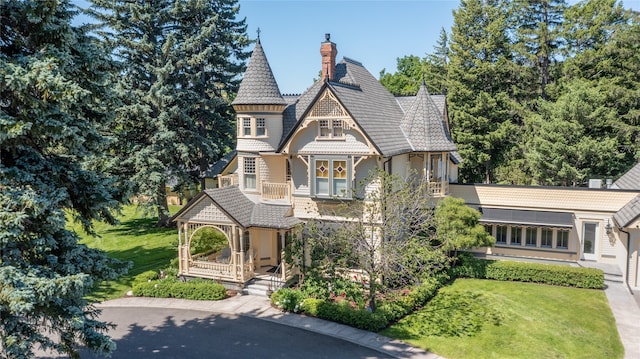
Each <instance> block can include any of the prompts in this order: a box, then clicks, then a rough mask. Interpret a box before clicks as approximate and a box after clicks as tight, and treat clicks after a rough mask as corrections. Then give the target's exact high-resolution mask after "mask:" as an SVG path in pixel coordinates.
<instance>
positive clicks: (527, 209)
mask: <svg viewBox="0 0 640 359" xmlns="http://www.w3.org/2000/svg"><path fill="white" fill-rule="evenodd" d="M320 55H321V56H320V60H321V61H320V63H319V70H320V71H321V74H322V76H321V79H319V80H318V81H316V82H315V83H314V84H313V85H311V87H309V88H308V89H307V90H306V91H305V92H304V93H303V94H301V95H295V96H293V95H282V94H281V93H280V91H279V89H278V84H277V82H276V80H275V78H274V76H273V73H272V71H271V68H270V66H269V62H268V61H267V58H266V56H265V53H264V50H263V48H262V44H261V43H260V39H258V40H257V42H256V45H255V48H254V50H253V53H252V55H251V59H250V61H249V65H248V68H247V71H246V72H245V75H244V78H243V80H242V82H241V85H240V89H239V92H238V95H237V97H236V99H235V100H234V101H233V103H232V104H233V107H234V109H235V110H236V113H237V146H236V149H235V151H233V152H232V153H231V154H230V155H229V156H227V157H226V158H224V159H223V161H222V162H220V163H218V164H217V165H216V166H214V168H213V171H212V173H211V177H212V178H213V179H209V182H208V183H210V184H211V187H216V188H211V189H206V190H204V191H203V192H201V193H200V194H198V195H197V196H196V197H194V198H193V199H192V200H191V201H190V202H189V203H188V204H187V205H186V206H185V207H184V208H183V209H182V210H181V211H180V212H178V213H177V214H176V215H175V216H174V220H175V221H176V222H177V224H178V229H179V239H180V243H179V259H180V260H179V263H180V274H181V275H184V276H193V277H205V278H214V279H217V280H221V281H224V282H226V283H236V284H239V285H244V284H245V283H247V282H248V281H249V280H251V279H252V278H254V277H255V276H256V275H258V274H260V273H265V272H267V271H271V272H274V270H275V272H276V273H278V276H279V277H281V278H282V279H284V278H286V276H287V273H288V268H284V267H283V266H285V265H286V264H285V263H284V261H283V257H282V253H283V248H285V246H286V245H287V239H288V238H289V236H291V234H292V231H293V230H294V228H296V227H297V226H298V225H299V224H301V223H304V222H305V220H308V219H310V218H319V217H322V216H323V215H325V214H326V213H331V211H330V209H331V208H333V207H334V206H335V205H336V204H337V203H338V202H340V201H345V200H351V199H352V198H351V196H352V194H353V193H355V192H354V190H356V189H357V190H362V191H366V190H368V188H367V185H366V184H365V185H364V186H363V188H360V189H359V188H356V186H359V185H361V183H362V182H363V180H364V179H366V178H367V177H368V176H369V174H370V172H371V171H372V170H374V169H382V170H384V171H387V172H389V173H391V174H396V175H400V176H403V177H406V176H409V175H415V174H418V175H421V176H423V178H424V179H425V180H426V181H428V185H429V188H430V191H431V194H432V195H433V196H434V197H443V196H447V195H453V196H456V197H461V198H464V199H465V201H466V203H467V204H468V205H470V206H472V207H475V208H477V209H478V210H480V211H481V212H482V219H481V221H482V223H483V224H485V225H486V228H487V230H488V231H490V233H492V234H493V235H494V236H495V238H496V245H495V246H494V247H492V248H480V249H477V251H478V252H482V253H486V254H490V255H495V256H505V257H506V256H508V257H528V258H542V259H545V260H557V261H562V262H570V263H580V262H581V261H592V262H594V263H606V264H609V265H612V266H617V267H618V268H619V269H620V272H621V278H622V279H623V280H624V281H626V282H627V283H629V284H630V285H631V286H636V287H637V286H638V285H639V283H638V281H639V280H640V268H639V266H638V251H639V249H640V248H639V247H640V229H638V228H639V226H640V200H639V198H640V179H639V178H640V165H639V166H636V168H634V170H632V171H630V173H629V174H627V175H626V177H624V176H623V178H620V179H619V180H618V181H616V182H615V183H614V184H613V186H612V188H606V189H602V188H597V189H587V188H566V187H524V186H500V185H481V184H470V185H465V184H457V169H458V164H459V163H460V161H461V159H460V157H459V155H458V153H457V152H456V150H457V148H456V145H455V144H454V143H453V141H452V139H451V136H450V132H449V124H448V116H447V106H446V99H445V97H444V96H442V95H430V94H429V93H428V92H427V90H426V87H425V85H424V83H423V84H422V86H421V87H420V89H419V91H418V93H417V94H416V95H415V96H408V97H394V96H393V95H391V94H390V93H389V92H388V91H387V90H386V89H385V88H384V87H383V86H382V85H381V84H380V83H379V82H378V81H377V80H376V78H375V77H374V76H373V75H371V73H369V71H367V69H366V68H365V67H364V66H363V65H362V63H360V62H358V61H355V60H352V59H349V58H346V57H345V58H343V59H342V60H341V61H340V62H336V57H337V48H336V45H335V44H334V43H333V42H331V41H330V37H329V35H328V34H327V35H326V41H324V42H322V43H321V44H320ZM212 181H215V182H212ZM334 219H335V218H334ZM202 228H214V229H215V230H217V231H220V232H222V233H223V234H224V235H225V236H226V238H227V240H228V244H229V246H228V248H226V249H224V250H222V251H221V252H218V253H192V250H191V248H190V244H191V239H192V238H193V235H194V233H196V232H197V231H198V230H200V229H202ZM278 267H279V268H278ZM276 269H277V270H276Z"/></svg>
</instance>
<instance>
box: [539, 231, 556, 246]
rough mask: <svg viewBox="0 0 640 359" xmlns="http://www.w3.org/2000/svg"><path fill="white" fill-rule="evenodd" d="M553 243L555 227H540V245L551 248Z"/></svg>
mask: <svg viewBox="0 0 640 359" xmlns="http://www.w3.org/2000/svg"><path fill="white" fill-rule="evenodd" d="M552 245H553V229H551V228H541V229H540V247H548V248H551V246H552Z"/></svg>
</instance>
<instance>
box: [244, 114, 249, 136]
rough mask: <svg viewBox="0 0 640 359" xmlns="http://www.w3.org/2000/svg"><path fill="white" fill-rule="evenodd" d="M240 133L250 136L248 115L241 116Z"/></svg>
mask: <svg viewBox="0 0 640 359" xmlns="http://www.w3.org/2000/svg"><path fill="white" fill-rule="evenodd" d="M242 135H243V136H251V119H250V118H248V117H243V118H242Z"/></svg>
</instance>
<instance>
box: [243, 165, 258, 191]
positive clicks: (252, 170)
mask: <svg viewBox="0 0 640 359" xmlns="http://www.w3.org/2000/svg"><path fill="white" fill-rule="evenodd" d="M244 188H245V189H256V159H255V157H245V158H244Z"/></svg>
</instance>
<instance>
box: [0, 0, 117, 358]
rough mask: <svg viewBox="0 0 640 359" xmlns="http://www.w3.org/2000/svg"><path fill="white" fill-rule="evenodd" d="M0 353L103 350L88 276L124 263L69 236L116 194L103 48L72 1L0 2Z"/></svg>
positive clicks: (106, 216) (105, 215)
mask: <svg viewBox="0 0 640 359" xmlns="http://www.w3.org/2000/svg"><path fill="white" fill-rule="evenodd" d="M0 14H2V15H1V17H0V19H1V21H0V23H1V26H2V28H1V31H0V48H1V49H2V51H1V53H0V203H2V206H0V228H2V230H1V231H0V318H2V320H1V321H0V357H1V358H30V357H32V356H33V349H34V347H35V346H39V347H42V348H45V349H47V350H50V351H53V352H59V353H64V354H67V355H70V356H71V357H77V355H78V354H77V348H78V346H79V345H84V346H86V347H88V348H89V349H92V350H95V351H97V352H99V353H109V352H111V351H112V350H113V348H114V344H113V342H112V341H111V340H110V339H109V337H108V336H106V335H105V334H104V332H105V331H106V329H107V328H109V325H108V324H106V323H102V322H100V321H98V320H97V319H96V318H97V315H98V313H99V312H98V310H97V309H96V308H94V307H93V306H91V305H89V304H88V302H87V300H86V299H85V298H84V297H85V296H86V295H87V294H89V293H90V291H91V290H92V286H93V283H95V282H99V281H102V280H107V279H113V278H115V277H116V276H117V275H118V274H120V273H122V272H123V271H124V270H125V269H126V266H124V265H122V263H119V262H117V261H115V260H111V259H109V258H107V257H106V255H105V254H104V253H103V252H100V251H98V250H94V249H89V248H87V247H86V246H84V245H81V244H79V243H78V241H79V237H78V235H77V234H76V233H75V232H71V231H69V230H67V229H66V228H65V223H66V218H65V214H66V215H68V216H69V217H70V218H73V219H75V220H77V221H79V222H81V223H82V224H83V227H84V228H85V230H87V231H88V232H92V221H93V220H104V221H107V222H110V223H113V222H114V217H113V216H112V214H111V210H112V208H114V207H116V206H117V201H116V200H115V197H114V193H113V187H112V183H111V181H110V179H109V178H108V177H106V176H105V172H104V163H105V159H104V158H103V156H102V153H103V152H106V150H107V148H108V145H109V142H108V139H107V138H106V137H105V136H104V134H105V133H108V131H107V130H108V126H110V124H111V116H110V111H109V108H108V107H109V105H110V104H112V103H113V102H112V100H113V98H112V94H111V90H110V89H111V86H110V82H111V74H112V71H113V66H112V65H113V64H112V61H111V59H110V57H109V55H108V54H107V53H106V52H105V51H103V50H101V48H100V47H99V46H98V45H97V44H96V43H95V42H94V41H93V40H92V39H91V38H89V37H88V36H87V33H86V29H82V28H74V27H72V26H71V24H70V21H71V18H72V17H73V16H74V14H75V11H73V8H72V6H71V5H70V4H69V1H64V0H56V1H53V0H51V1H44V0H43V1H18V0H6V1H3V2H1V3H0Z"/></svg>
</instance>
